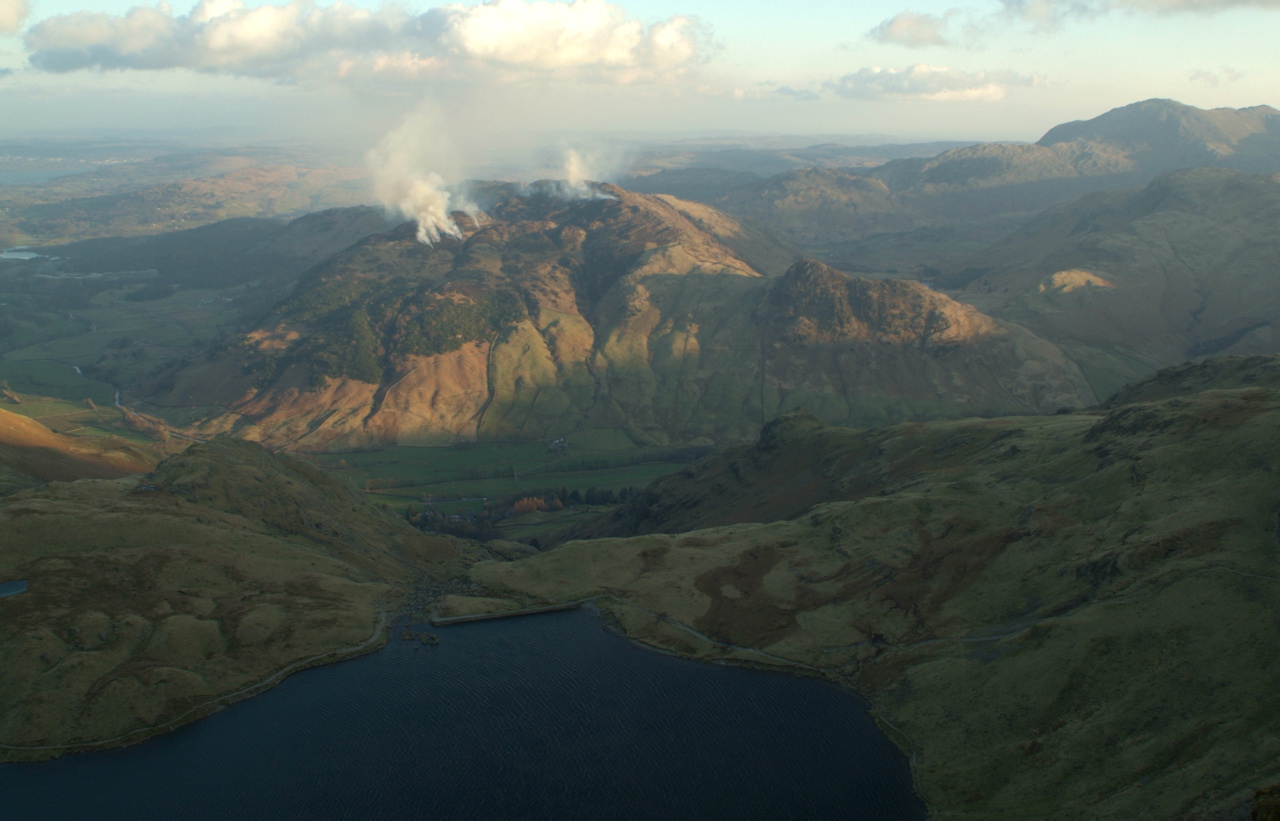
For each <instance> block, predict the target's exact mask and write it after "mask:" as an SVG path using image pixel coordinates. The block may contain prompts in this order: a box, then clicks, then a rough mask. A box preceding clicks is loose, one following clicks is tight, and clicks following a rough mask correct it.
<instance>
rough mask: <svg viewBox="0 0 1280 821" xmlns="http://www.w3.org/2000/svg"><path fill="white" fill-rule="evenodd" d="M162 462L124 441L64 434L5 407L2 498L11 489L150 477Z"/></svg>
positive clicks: (1, 414)
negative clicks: (40, 484) (139, 476)
mask: <svg viewBox="0 0 1280 821" xmlns="http://www.w3.org/2000/svg"><path fill="white" fill-rule="evenodd" d="M155 463H156V459H155V456H154V455H153V454H151V453H148V452H146V450H144V449H143V448H139V447H138V446H137V445H135V444H132V443H127V442H124V441H122V440H119V439H110V438H97V437H72V436H64V435H62V434H59V433H54V432H53V431H51V430H49V429H48V428H46V427H45V426H44V425H41V424H40V423H39V422H37V421H35V420H34V419H28V418H27V417H25V416H19V415H18V414H16V413H10V412H9V411H7V410H3V409H0V467H4V468H5V469H6V472H7V474H8V482H6V481H5V479H4V478H3V477H0V495H3V493H4V491H5V490H6V487H5V486H6V484H9V485H10V486H14V487H17V486H22V485H26V484H30V483H31V482H32V480H37V481H41V482H48V481H63V482H69V481H72V480H75V479H118V478H121V477H124V476H131V475H133V474H137V473H145V472H147V471H148V470H150V469H151V468H153V467H154V466H155Z"/></svg>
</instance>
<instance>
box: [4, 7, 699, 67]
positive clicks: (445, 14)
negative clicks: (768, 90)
mask: <svg viewBox="0 0 1280 821" xmlns="http://www.w3.org/2000/svg"><path fill="white" fill-rule="evenodd" d="M7 2H12V0H0V3H7ZM26 44H27V47H28V49H29V50H30V58H29V59H30V62H31V65H32V66H34V67H35V68H37V69H41V70H44V71H51V72H67V71H77V70H81V69H94V68H96V69H134V70H161V69H171V68H186V69H193V70H196V71H203V72H210V73H219V74H229V75H239V76H251V77H266V78H280V79H301V78H307V79H315V78H331V79H357V78H361V77H376V78H380V79H386V78H399V79H404V80H418V79H428V78H440V77H462V76H468V75H472V74H474V73H475V72H483V71H490V72H494V73H497V74H499V75H501V76H503V77H506V78H508V79H519V78H521V77H527V76H537V75H548V74H553V75H556V76H558V77H562V78H574V79H585V80H595V81H604V82H638V81H647V80H655V79H660V78H663V77H667V76H670V75H674V74H679V73H680V72H681V71H682V70H684V69H685V68H687V67H688V66H690V65H692V64H693V63H695V62H697V61H698V60H699V59H700V57H701V54H702V52H703V50H704V49H705V45H704V44H705V36H704V34H703V32H702V30H701V27H700V26H699V24H698V23H697V21H695V20H693V19H691V18H687V17H670V18H668V19H666V20H663V21H661V22H657V23H653V24H651V25H648V26H645V25H644V24H642V23H640V22H638V21H636V20H631V19H628V18H627V16H626V13H625V12H624V11H623V10H622V9H621V8H619V7H617V6H614V5H611V4H610V3H608V2H606V0H573V2H568V3H565V2H552V1H551V0H490V2H487V3H484V4H483V5H478V6H470V7H468V6H462V5H458V4H453V5H446V6H440V7H437V8H433V9H430V10H429V11H427V12H425V13H423V14H420V15H413V14H410V13H409V12H407V11H405V10H404V9H402V8H400V7H399V6H394V5H386V6H383V7H381V8H380V9H378V10H376V11H369V10H366V9H362V8H357V7H354V6H349V5H346V4H344V3H341V2H338V3H334V4H333V5H330V6H324V7H321V6H318V5H316V4H315V3H314V2H312V0H290V2H287V3H282V4H279V3H278V4H268V5H261V6H257V7H255V8H247V7H246V6H245V4H244V3H243V2H241V1H240V0H202V1H201V2H200V3H199V5H197V6H196V7H195V8H194V9H193V10H192V11H191V12H190V13H189V14H186V15H179V16H174V14H173V12H172V10H171V9H170V7H169V6H168V4H166V3H160V4H158V5H156V6H154V7H153V6H135V7H134V8H132V9H130V10H129V11H128V12H127V13H125V14H124V15H108V14H99V13H90V12H80V13H77V14H66V15H59V16H56V17H50V18H48V19H47V20H44V21H42V22H41V23H39V24H37V25H35V26H33V27H32V28H31V29H30V30H29V31H28V32H27V36H26Z"/></svg>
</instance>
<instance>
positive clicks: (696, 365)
mask: <svg viewBox="0 0 1280 821" xmlns="http://www.w3.org/2000/svg"><path fill="white" fill-rule="evenodd" d="M466 224H467V226H468V228H467V230H466V233H465V236H464V237H463V238H461V239H453V238H445V239H443V240H442V241H441V242H439V243H437V244H436V245H435V246H434V247H428V246H425V245H422V244H420V243H417V242H416V241H415V240H414V229H413V226H411V225H407V226H403V227H401V228H398V229H396V230H394V231H392V232H390V233H387V234H379V235H375V236H372V237H369V238H368V239H366V240H364V241H362V242H360V243H358V244H357V245H355V246H354V247H352V248H351V249H350V250H348V251H346V252H344V253H342V254H339V255H338V256H336V257H334V258H333V259H332V260H330V261H329V262H327V263H325V264H323V265H321V266H319V267H317V268H315V269H312V271H310V272H309V273H308V274H307V275H306V276H305V277H303V278H302V280H300V282H299V284H298V285H297V287H296V289H295V291H294V293H293V294H292V295H291V296H290V297H289V298H288V299H286V300H284V301H283V302H282V303H280V304H279V305H278V306H277V307H276V308H275V309H274V310H273V311H272V312H271V314H270V315H269V316H268V317H267V318H266V319H265V320H264V321H263V322H262V323H260V324H259V326H258V327H257V328H255V329H254V330H252V331H250V332H249V333H248V334H246V335H244V336H243V337H241V338H239V339H238V340H237V341H234V342H233V343H231V344H229V345H226V346H223V347H222V348H221V349H219V350H216V351H211V352H210V355H209V356H208V357H206V358H204V359H203V360H202V361H195V362H191V363H187V364H183V365H181V366H179V367H173V368H170V369H169V370H168V371H167V372H165V373H161V374H159V375H157V376H156V378H155V381H154V382H153V383H151V385H150V386H149V387H148V385H146V384H140V385H139V386H138V387H137V388H136V391H137V392H138V393H141V394H143V395H145V396H147V398H148V401H150V402H151V403H153V404H152V407H155V408H158V409H163V412H164V413H167V414H169V415H170V417H172V418H180V417H181V418H185V419H186V420H187V421H189V422H192V423H195V424H197V429H198V430H200V431H203V432H205V433H210V432H217V431H222V432H234V433H235V434H236V435H240V436H245V437H249V438H253V439H257V440H261V441H263V442H265V443H269V444H270V445H271V446H273V447H285V446H288V447H297V448H303V449H333V448H352V447H379V446H386V445H391V444H418V445H421V444H429V443H447V442H452V441H459V440H472V439H489V440H495V439H496V440H513V439H514V440H525V441H528V440H538V439H546V438H555V437H561V436H566V435H569V434H571V433H574V432H576V431H580V430H589V429H614V430H621V431H623V432H625V434H626V435H627V436H629V437H630V438H631V439H632V441H634V442H636V443H638V444H667V443H671V442H684V443H689V442H696V443H699V444H706V440H711V441H714V442H731V441H742V440H744V439H749V438H752V437H754V436H755V435H756V433H757V432H758V430H759V428H760V426H761V425H762V424H763V423H765V422H766V421H768V420H769V419H771V418H773V417H774V416H776V415H777V414H778V413H780V412H782V411H785V410H787V409H788V408H791V407H796V406H798V405H805V406H808V407H811V408H812V409H813V410H814V412H815V413H817V414H819V415H820V416H821V417H823V418H824V419H828V420H830V421H838V422H842V423H847V424H866V423H869V422H881V421H884V420H887V419H899V418H932V417H938V416H967V415H973V414H996V413H1005V412H1013V411H1023V412H1025V411H1031V410H1042V411H1044V410H1054V409H1056V408H1059V407H1063V406H1079V405H1081V404H1088V403H1090V402H1092V401H1093V396H1092V394H1091V393H1090V391H1089V388H1088V386H1087V385H1086V384H1085V382H1084V380H1083V378H1082V377H1081V376H1080V374H1079V372H1078V370H1077V369H1076V368H1075V367H1074V366H1073V365H1072V364H1071V363H1070V362H1069V361H1067V360H1066V359H1065V358H1064V357H1063V356H1062V354H1061V352H1060V351H1058V350H1057V349H1056V348H1055V347H1054V346H1052V345H1048V344H1046V343H1044V342H1043V340H1040V339H1037V338H1036V337H1034V336H1033V335H1031V334H1028V333H1027V332H1026V331H1024V330H1022V329H1020V328H1018V327H1016V326H1012V325H1003V324H1001V323H999V322H997V321H995V320H992V319H991V318H989V317H986V316H984V315H982V314H980V313H979V312H977V311H975V310H974V309H973V308H971V307H969V306H966V305H962V304H960V303H958V302H955V301H954V300H952V299H950V298H948V297H945V296H943V295H942V294H939V293H937V292H934V291H930V290H929V289H928V288H926V287H924V286H922V285H918V284H914V283H905V282H881V281H873V280H861V279H857V278H853V277H849V276H848V275H846V274H843V273H841V272H838V271H835V270H834V269H831V268H827V267H826V266H823V265H821V264H818V263H812V262H802V263H796V264H792V265H791V266H790V267H789V268H787V269H786V273H785V274H784V275H782V276H780V277H769V276H764V275H763V274H764V272H765V271H768V270H770V269H771V268H772V269H777V268H778V267H780V264H781V263H782V261H783V260H784V259H786V260H790V259H791V257H790V254H791V249H790V247H788V246H786V245H785V244H783V243H778V242H775V241H770V240H769V239H768V235H767V234H764V233H760V232H756V231H753V230H752V229H750V228H747V227H745V226H742V225H741V224H740V223H738V222H736V221H735V220H733V219H732V218H730V217H727V216H725V215H723V214H720V213H718V212H716V211H715V210H714V209H711V208H708V207H706V206H702V205H698V204H694V203H684V202H681V201H679V200H676V199H674V198H671V197H661V196H657V197H651V196H644V195H640V194H635V193H632V192H627V191H624V190H622V189H619V188H616V187H604V188H602V189H600V191H599V192H598V194H597V195H596V196H594V197H593V198H589V199H585V200H578V201H565V200H562V199H557V198H554V197H548V196H529V197H516V198H512V199H508V200H506V201H505V202H502V203H500V204H499V205H497V206H495V207H494V208H493V209H491V211H490V216H489V219H488V220H486V221H485V222H484V223H483V224H481V225H478V226H477V225H474V224H472V223H470V222H468V223H466ZM184 409H185V410H184Z"/></svg>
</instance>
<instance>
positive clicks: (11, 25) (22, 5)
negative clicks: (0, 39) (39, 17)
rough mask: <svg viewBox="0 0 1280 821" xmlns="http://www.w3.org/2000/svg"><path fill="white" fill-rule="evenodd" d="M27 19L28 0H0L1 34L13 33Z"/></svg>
mask: <svg viewBox="0 0 1280 821" xmlns="http://www.w3.org/2000/svg"><path fill="white" fill-rule="evenodd" d="M26 19H27V0H0V34H13V33H14V32H16V31H17V30H18V29H20V28H22V21H23V20H26Z"/></svg>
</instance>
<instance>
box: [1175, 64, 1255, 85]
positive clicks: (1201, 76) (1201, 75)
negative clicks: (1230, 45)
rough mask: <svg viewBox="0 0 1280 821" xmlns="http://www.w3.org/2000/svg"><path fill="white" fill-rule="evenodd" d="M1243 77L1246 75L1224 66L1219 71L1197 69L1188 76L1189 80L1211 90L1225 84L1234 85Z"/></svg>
mask: <svg viewBox="0 0 1280 821" xmlns="http://www.w3.org/2000/svg"><path fill="white" fill-rule="evenodd" d="M1243 77H1244V75H1243V74H1241V73H1240V72H1238V71H1236V70H1235V69H1231V68H1227V67H1226V66H1223V67H1222V68H1221V69H1220V70H1218V71H1212V70H1209V69H1197V70H1195V71H1193V72H1191V74H1190V75H1188V79H1189V80H1191V82H1193V83H1201V84H1202V85H1206V86H1209V87H1210V88H1217V87H1218V86H1220V85H1222V84H1223V83H1234V82H1235V81H1237V80H1240V79H1242V78H1243Z"/></svg>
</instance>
